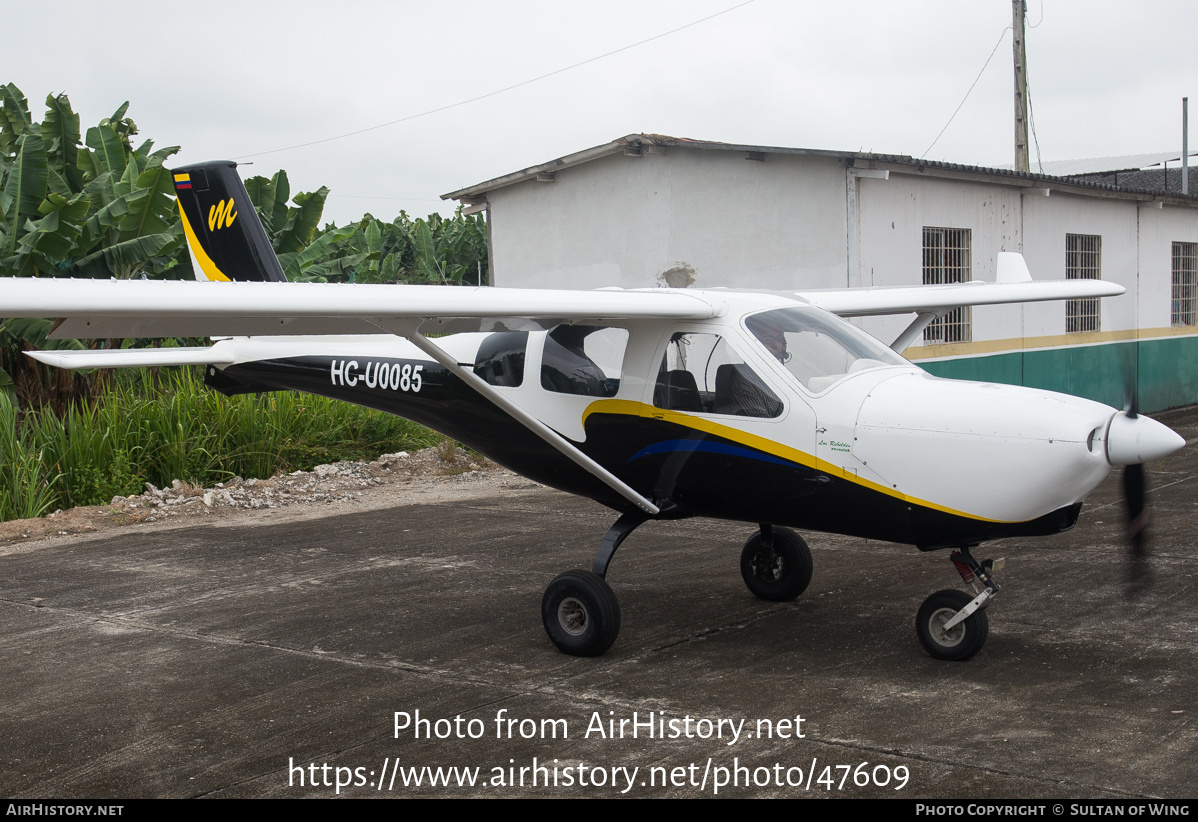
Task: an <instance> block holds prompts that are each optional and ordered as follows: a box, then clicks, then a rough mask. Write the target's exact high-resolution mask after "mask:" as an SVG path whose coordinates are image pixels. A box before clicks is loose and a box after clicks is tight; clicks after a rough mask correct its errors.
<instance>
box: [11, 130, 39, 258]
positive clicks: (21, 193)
mask: <svg viewBox="0 0 1198 822" xmlns="http://www.w3.org/2000/svg"><path fill="white" fill-rule="evenodd" d="M47 179H48V166H47V161H46V144H45V143H44V142H43V141H42V138H41V137H38V136H37V135H36V134H33V133H27V134H23V135H21V137H20V138H18V139H17V156H16V159H15V161H14V162H13V165H12V168H11V169H10V170H9V173H8V179H7V180H6V181H5V184H4V189H3V191H0V210H3V211H4V215H5V224H6V225H5V233H6V234H7V238H6V239H7V246H6V248H5V249H4V250H5V251H6V252H7V253H8V254H12V253H13V252H14V251H15V250H16V245H17V237H18V234H19V233H20V231H21V229H22V228H23V226H24V225H25V221H26V220H29V219H33V218H35V217H38V216H40V215H39V214H38V206H40V205H41V203H42V200H43V199H45V197H46V183H47Z"/></svg>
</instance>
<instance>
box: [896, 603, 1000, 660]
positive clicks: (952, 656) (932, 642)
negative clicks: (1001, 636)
mask: <svg viewBox="0 0 1198 822" xmlns="http://www.w3.org/2000/svg"><path fill="white" fill-rule="evenodd" d="M972 600H973V597H971V596H970V595H969V594H967V593H965V592H964V591H955V590H953V589H951V588H948V589H946V590H944V591H937V592H936V593H934V594H932V595H931V596H930V597H928V598H927V599H925V600H924V601H923V605H921V606H919V613H918V614H916V615H915V633H917V634H919V641H920V643H921V644H922V645H923V647H924V650H926V651H927V652H928V653H929V654H931V655H932V656H934V657H936V659H947V660H951V661H953V662H963V661H964V660H966V659H969V658H970V657H971V656H973V655H974V654H976V653H977V652H978V651H980V650H982V646H983V645H985V644H986V636H987V634H989V633H990V620H989V619H987V617H986V612H985V611H983V610H980V609H979V610H977V611H974V612H973V613H972V614H970V615H969V616H967V617H965V619H963V620H961V621H960V622H958V623H957V624H956V625H954V626H953V627H952V628H949V629H948V630H945V628H944V624H945V623H946V622H948V621H949V620H950V619H952V618H953V617H954V616H956V614H957V612H958V611H960V610H961V609H962V608H964V607H965V606H966V605H968V604H969V603H970V602H971V601H972Z"/></svg>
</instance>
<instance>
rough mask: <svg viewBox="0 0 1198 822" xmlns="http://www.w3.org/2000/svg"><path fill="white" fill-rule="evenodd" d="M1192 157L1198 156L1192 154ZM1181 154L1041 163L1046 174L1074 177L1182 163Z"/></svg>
mask: <svg viewBox="0 0 1198 822" xmlns="http://www.w3.org/2000/svg"><path fill="white" fill-rule="evenodd" d="M1190 156H1191V157H1195V156H1198V155H1194V154H1191V155H1190ZM1180 160H1181V152H1180V151H1177V150H1176V149H1174V150H1173V151H1157V152H1154V153H1152V154H1118V155H1115V156H1114V157H1087V158H1084V159H1078V160H1050V161H1049V162H1047V163H1041V164H1040V165H1041V166H1043V167H1044V173H1045V174H1052V175H1054V176H1057V177H1073V176H1076V175H1079V174H1102V173H1105V172H1114V171H1137V170H1139V169H1142V168H1148V167H1150V166H1157V165H1160V164H1161V163H1175V162H1180ZM1005 167H1006V166H1004V168H1005Z"/></svg>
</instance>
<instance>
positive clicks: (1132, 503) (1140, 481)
mask: <svg viewBox="0 0 1198 822" xmlns="http://www.w3.org/2000/svg"><path fill="white" fill-rule="evenodd" d="M1147 492H1148V488H1147V480H1146V478H1145V476H1144V464H1143V463H1134V464H1132V465H1129V466H1127V467H1126V468H1124V469H1123V502H1124V504H1125V506H1126V509H1127V539H1128V542H1129V543H1130V544H1131V553H1132V556H1136V557H1143V556H1147V554H1148V540H1147V527H1148V507H1147V505H1146V504H1145V497H1146V495H1147Z"/></svg>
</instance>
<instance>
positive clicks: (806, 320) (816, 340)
mask: <svg viewBox="0 0 1198 822" xmlns="http://www.w3.org/2000/svg"><path fill="white" fill-rule="evenodd" d="M745 326H746V327H747V328H748V329H749V331H750V332H752V334H753V336H754V337H756V338H757V341H758V342H759V343H761V345H762V346H763V347H764V348H765V349H766V350H767V351H768V352H769V353H770V355H771V356H773V357H774V358H775V359H777V360H778V361H779V362H780V363H782V364H783V365H784V366H785V367H786V370H787V371H789V372H790V374H791V375H792V376H793V377H794V378H795V379H797V380H798V381H799V382H800V383H802V385H803V387H804V388H806V389H807V390H808V391H810V392H811V393H812V394H820V393H823V392H824V391H826V390H827V389H828V388H831V387H832V385H833V384H835V383H837V382H839V381H840V380H842V379H844V378H845V377H846V376H848V375H849V374H855V373H857V372H858V371H864V370H866V369H868V368H882V367H884V366H891V365H909V363H908V362H907V361H906V360H904V359H903V358H902V357H900V356H899V355H898V354H896V353H895V352H894V351H892V350H891V349H889V348H887V347H886V346H885V345H883V344H882V343H881V342H879V341H878V340H876V339H874V338H873V337H871V336H870V335H869V334H866V333H865V332H864V331H862V330H861V329H859V328H857V327H856V326H854V325H850V324H849V323H847V322H845V321H844V320H841V319H839V318H838V317H835V316H832V315H830V314H827V313H825V312H823V311H819V310H818V309H814V308H805V307H803V306H794V307H793V308H778V309H775V310H773V311H764V312H762V313H760V314H753V315H752V316H750V317H747V318H746V319H745Z"/></svg>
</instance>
